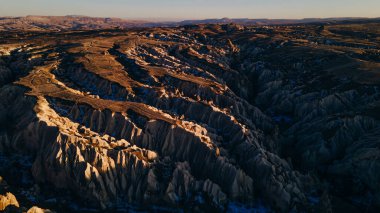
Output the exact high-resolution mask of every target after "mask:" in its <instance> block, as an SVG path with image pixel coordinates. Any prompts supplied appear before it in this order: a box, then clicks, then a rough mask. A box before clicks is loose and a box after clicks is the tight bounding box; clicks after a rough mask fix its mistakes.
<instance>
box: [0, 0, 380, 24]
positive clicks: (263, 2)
mask: <svg viewBox="0 0 380 213" xmlns="http://www.w3.org/2000/svg"><path fill="white" fill-rule="evenodd" d="M25 15H56V16H57V15H86V16H96V17H120V18H130V19H149V20H152V19H153V20H154V19H156V20H183V19H205V18H223V17H229V18H272V19H276V18H287V19H289V18H290V19H293V18H294V19H299V18H326V17H380V0H0V16H25Z"/></svg>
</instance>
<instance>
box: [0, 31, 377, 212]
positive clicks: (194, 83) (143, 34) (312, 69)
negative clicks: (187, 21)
mask: <svg viewBox="0 0 380 213" xmlns="http://www.w3.org/2000/svg"><path fill="white" fill-rule="evenodd" d="M281 27H282V28H281ZM336 28H338V27H335V28H334V27H331V28H318V27H317V26H314V25H312V26H306V27H304V29H302V30H303V34H297V33H299V32H300V29H299V26H292V27H290V26H279V27H277V28H276V27H273V28H264V27H257V28H256V27H241V26H237V25H199V26H186V27H178V28H162V29H161V28H151V29H144V30H130V31H128V32H126V31H121V30H112V31H96V32H91V31H90V32H77V33H75V32H73V33H72V34H71V35H70V36H69V37H68V36H67V34H65V33H52V34H51V35H50V36H46V37H44V35H43V34H41V35H38V34H37V35H36V36H35V37H33V38H32V39H30V40H27V37H26V38H19V40H17V39H16V40H15V41H14V42H13V43H11V44H4V45H1V49H0V53H1V60H0V65H1V66H0V69H1V72H0V86H1V90H0V97H1V98H2V101H1V103H0V107H1V108H0V127H1V129H0V151H1V152H2V153H7V154H6V155H7V156H12V154H10V153H12V152H17V153H19V154H21V153H27V156H28V160H29V162H30V164H26V165H25V169H26V170H27V171H29V173H30V174H29V173H28V172H26V174H25V175H28V174H29V175H30V176H31V178H32V181H31V182H32V183H30V182H25V183H24V182H22V181H21V182H20V184H21V187H20V188H21V189H23V188H28V187H30V184H35V185H36V186H39V185H40V186H42V185H49V186H51V187H49V189H46V188H43V189H42V190H40V192H39V193H40V194H39V195H36V196H37V197H38V196H41V197H44V196H47V195H46V194H48V195H51V194H53V195H54V194H59V195H60V196H69V197H70V196H71V195H77V196H80V198H81V200H83V201H85V202H86V203H85V204H83V205H78V204H75V205H72V206H69V207H65V208H68V209H67V210H68V211H81V210H83V208H90V207H91V208H97V209H103V210H104V209H109V210H120V209H121V210H122V209H125V208H127V209H130V208H132V209H134V208H142V207H141V206H143V207H144V204H149V205H145V206H151V207H150V208H156V207H157V208H160V207H165V208H169V210H168V211H171V210H173V211H174V210H175V209H176V208H186V207H187V206H190V205H192V206H194V208H196V209H197V210H199V211H210V210H217V211H225V210H232V208H238V207H237V206H240V205H242V206H244V208H251V209H255V208H266V209H267V210H268V211H280V212H288V211H306V210H310V209H315V210H316V211H318V210H319V208H332V206H334V205H332V204H331V203H332V202H342V201H341V199H343V200H347V199H349V198H350V197H349V196H352V198H354V196H357V195H360V193H367V194H368V196H370V197H372V199H373V202H372V203H370V204H366V203H363V202H362V201H360V202H358V203H356V204H355V203H353V204H352V202H351V203H350V202H348V203H349V204H347V205H348V206H350V205H353V206H355V208H359V209H360V208H364V207H366V208H374V206H376V205H378V204H379V203H380V202H379V200H378V197H377V196H378V194H377V193H378V192H377V189H378V186H377V184H376V183H375V182H376V178H365V176H367V175H369V176H370V175H375V177H377V176H376V174H377V173H374V172H373V171H372V170H367V166H368V165H369V164H371V165H372V166H375V167H376V166H377V165H379V162H378V160H377V157H378V156H379V155H378V152H377V151H376V150H375V149H376V148H375V147H377V145H378V141H377V140H376V136H378V135H379V132H378V130H379V122H378V120H377V119H378V117H377V116H378V115H377V113H376V112H377V109H379V99H380V96H379V93H378V86H377V81H378V79H377V78H376V72H377V70H376V69H377V66H378V63H379V61H377V60H378V55H376V51H377V53H378V51H379V50H378V46H376V42H375V41H370V40H367V43H365V42H363V43H360V44H351V43H349V41H350V40H348V41H347V40H344V39H345V38H346V37H347V36H352V35H340V34H339V33H344V32H345V31H339V30H340V28H338V29H336ZM273 35H274V36H273ZM327 38H329V39H333V38H334V39H335V42H336V43H334V42H332V40H331V41H330V40H329V41H327ZM13 39H15V38H13ZM323 39H325V40H323ZM11 41H12V40H11ZM16 41H18V42H16ZM320 41H324V42H325V43H323V44H318V42H320ZM345 42H346V43H345ZM371 42H373V43H371ZM360 45H364V46H365V45H367V46H366V47H368V46H371V48H372V49H371V48H368V51H369V52H371V53H369V54H372V55H371V57H368V58H364V57H365V56H364V53H363V52H360V50H359V49H360V48H361V46H360ZM355 54H356V55H355ZM360 54H361V55H360ZM359 55H360V56H359ZM332 56H334V57H332ZM376 57H377V58H376ZM277 58H278V59H277ZM343 62H344V63H343ZM345 62H350V63H345ZM336 63H341V65H336V66H335V65H334V66H332V67H331V66H330V67H329V66H328V64H336ZM347 68H351V73H350V75H343V74H342V70H343V69H347ZM366 69H367V70H370V71H368V73H367V74H368V76H372V78H369V77H368V76H365V75H364V76H363V75H359V74H357V72H358V70H359V71H360V70H361V71H363V70H366ZM347 76H348V77H347ZM327 80H328V81H329V82H327ZM324 81H325V83H326V84H324V86H326V87H325V88H322V84H321V82H324ZM330 81H331V82H330ZM369 149H371V150H372V151H368V150H369ZM16 158H17V157H16ZM363 158H366V159H367V158H368V159H370V160H368V159H367V160H366V161H360V159H363ZM370 161H371V162H372V163H370ZM360 162H362V163H360ZM350 163H353V164H355V165H357V167H355V168H359V169H360V171H365V172H363V174H358V173H357V171H356V170H354V169H352V168H350V167H349V165H350ZM372 166H371V167H372ZM376 168H377V167H376ZM341 176H344V177H346V179H345V180H347V181H348V182H350V181H352V182H354V181H360V183H361V184H363V186H362V188H359V189H356V188H355V189H352V190H351V191H350V192H349V193H351V194H349V195H348V194H347V196H348V197H345V196H342V195H339V193H342V192H343V190H341V191H339V190H340V189H336V190H337V191H334V190H335V189H334V190H332V189H330V188H329V187H330V186H326V184H325V183H327V185H328V184H329V183H335V181H334V178H337V177H341ZM8 177H9V176H8ZM339 187H344V184H343V185H342V186H339ZM33 190H34V189H33ZM62 190H63V191H65V192H62ZM19 193H20V194H22V193H21V192H19ZM24 194H25V193H24ZM23 196H24V197H26V198H25V199H26V200H29V201H28V202H37V201H30V197H27V196H25V195H23ZM71 197H72V196H71ZM39 199H41V198H39ZM336 199H338V201H337V200H336ZM56 202H57V203H59V202H61V198H58V199H57V201H56ZM37 204H38V203H37ZM42 205H47V207H49V204H44V203H42ZM50 205H51V204H50ZM261 205H263V206H264V207H262V206H261ZM53 206H54V205H53ZM81 208H82V209H81ZM146 208H148V207H146ZM242 208H243V207H242Z"/></svg>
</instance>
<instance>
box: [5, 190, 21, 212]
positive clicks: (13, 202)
mask: <svg viewBox="0 0 380 213" xmlns="http://www.w3.org/2000/svg"><path fill="white" fill-rule="evenodd" d="M8 206H15V207H20V205H19V204H18V202H17V199H16V197H15V196H14V195H13V194H12V193H10V192H7V193H6V194H4V195H0V211H4V210H6V208H7V207H8Z"/></svg>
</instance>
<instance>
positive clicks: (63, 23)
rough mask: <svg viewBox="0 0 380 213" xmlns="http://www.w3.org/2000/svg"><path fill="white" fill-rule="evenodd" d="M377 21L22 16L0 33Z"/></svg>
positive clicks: (6, 20)
mask: <svg viewBox="0 0 380 213" xmlns="http://www.w3.org/2000/svg"><path fill="white" fill-rule="evenodd" d="M371 20H373V21H380V18H377V19H369V18H350V17H347V18H325V19H318V18H307V19H248V18H241V19H230V18H222V19H204V20H184V21H179V22H159V21H157V22H152V21H142V20H130V19H121V18H98V17H88V16H80V15H68V16H25V17H0V31H14V30H21V31H62V30H98V29H112V28H121V29H126V28H136V27H173V26H182V25H196V24H229V23H234V24H240V25H244V26H248V25H284V24H307V23H342V22H348V23H352V22H361V21H365V22H368V21H371Z"/></svg>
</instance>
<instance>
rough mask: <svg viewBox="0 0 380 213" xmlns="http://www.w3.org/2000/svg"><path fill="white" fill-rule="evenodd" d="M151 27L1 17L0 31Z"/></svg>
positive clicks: (77, 19) (70, 18) (92, 20)
mask: <svg viewBox="0 0 380 213" xmlns="http://www.w3.org/2000/svg"><path fill="white" fill-rule="evenodd" d="M146 26H151V25H150V24H148V22H146V21H139V20H126V19H120V18H94V17H87V16H76V15H75V16H73V15H71V16H26V17H1V18H0V30H25V31H45V30H47V31H60V30H88V29H107V28H130V27H146Z"/></svg>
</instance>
